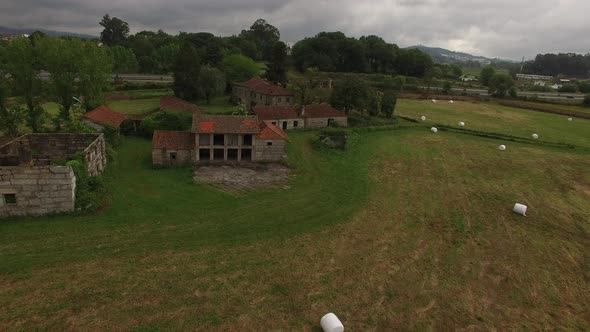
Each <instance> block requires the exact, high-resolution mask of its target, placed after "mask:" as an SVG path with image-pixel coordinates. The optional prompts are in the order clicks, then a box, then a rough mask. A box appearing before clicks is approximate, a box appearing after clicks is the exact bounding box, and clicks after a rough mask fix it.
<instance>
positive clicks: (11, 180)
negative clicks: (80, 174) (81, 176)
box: [0, 166, 76, 218]
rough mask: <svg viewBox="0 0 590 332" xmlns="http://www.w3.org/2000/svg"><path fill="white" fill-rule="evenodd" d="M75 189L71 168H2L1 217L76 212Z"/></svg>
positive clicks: (74, 179) (74, 178) (0, 180)
mask: <svg viewBox="0 0 590 332" xmlns="http://www.w3.org/2000/svg"><path fill="white" fill-rule="evenodd" d="M75 189H76V177H75V175H74V172H73V170H72V168H71V167H69V166H37V167H11V166H6V167H4V166H3V167H0V218H6V217H10V216H39V215H45V214H51V213H60V212H69V211H73V210H74V206H75V191H76V190H75ZM13 199H15V200H16V202H14V203H13V202H11V201H12V200H13Z"/></svg>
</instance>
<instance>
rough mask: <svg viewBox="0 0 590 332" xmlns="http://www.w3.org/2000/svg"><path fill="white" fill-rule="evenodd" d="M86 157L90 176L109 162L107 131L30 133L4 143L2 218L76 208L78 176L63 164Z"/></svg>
mask: <svg viewBox="0 0 590 332" xmlns="http://www.w3.org/2000/svg"><path fill="white" fill-rule="evenodd" d="M77 154H81V155H82V156H83V158H84V161H85V165H86V171H87V173H88V175H90V176H97V175H99V174H101V173H102V172H103V170H104V168H105V166H106V163H107V159H106V156H105V140H104V135H103V134H26V135H23V136H20V137H18V138H16V139H14V140H12V141H9V142H8V143H5V144H4V145H2V146H0V218H1V217H9V216H38V215H45V214H52V213H60V212H69V211H73V210H74V207H75V200H76V197H75V191H76V176H75V175H74V172H73V170H72V168H71V167H70V166H62V165H64V164H65V161H67V160H70V159H72V158H73V157H74V155H77Z"/></svg>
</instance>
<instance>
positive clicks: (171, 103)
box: [160, 96, 201, 113]
mask: <svg viewBox="0 0 590 332" xmlns="http://www.w3.org/2000/svg"><path fill="white" fill-rule="evenodd" d="M160 109H161V110H173V111H189V112H196V113H200V112H201V111H200V110H199V106H197V105H195V104H191V103H189V102H188V101H185V100H182V99H179V98H176V97H174V96H163V97H162V98H160Z"/></svg>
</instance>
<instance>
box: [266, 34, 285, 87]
mask: <svg viewBox="0 0 590 332" xmlns="http://www.w3.org/2000/svg"><path fill="white" fill-rule="evenodd" d="M266 78H267V79H268V80H269V81H271V82H273V83H274V84H279V83H280V84H283V85H286V84H287V45H286V44H285V43H283V42H282V41H279V42H276V43H275V44H274V46H273V49H272V56H271V62H270V65H269V66H268V70H267V71H266Z"/></svg>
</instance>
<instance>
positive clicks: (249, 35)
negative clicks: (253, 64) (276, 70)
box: [240, 19, 281, 60]
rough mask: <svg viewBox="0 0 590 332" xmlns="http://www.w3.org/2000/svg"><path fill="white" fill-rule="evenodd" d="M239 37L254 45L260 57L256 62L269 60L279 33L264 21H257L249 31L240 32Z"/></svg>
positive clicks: (279, 36)
mask: <svg viewBox="0 0 590 332" xmlns="http://www.w3.org/2000/svg"><path fill="white" fill-rule="evenodd" d="M240 37H242V38H244V39H247V40H250V41H252V42H253V43H254V44H256V48H257V49H258V51H259V52H260V56H261V57H260V58H257V59H256V60H261V59H263V60H271V59H272V56H271V54H272V50H273V46H274V44H275V43H276V42H278V41H279V40H280V38H281V33H280V32H279V29H277V28H276V27H275V26H273V25H271V24H269V23H268V22H266V20H263V19H258V20H256V22H254V24H252V26H251V27H250V29H249V30H242V32H241V33H240Z"/></svg>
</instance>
